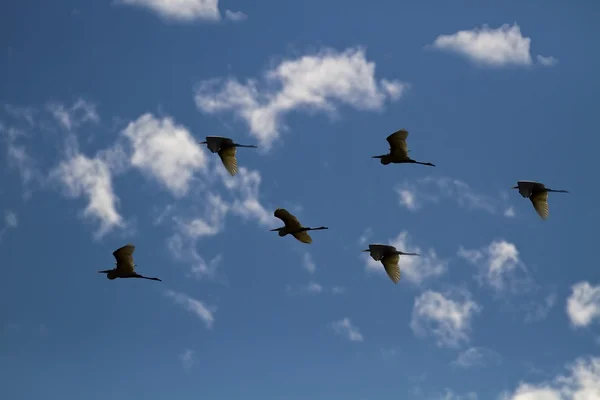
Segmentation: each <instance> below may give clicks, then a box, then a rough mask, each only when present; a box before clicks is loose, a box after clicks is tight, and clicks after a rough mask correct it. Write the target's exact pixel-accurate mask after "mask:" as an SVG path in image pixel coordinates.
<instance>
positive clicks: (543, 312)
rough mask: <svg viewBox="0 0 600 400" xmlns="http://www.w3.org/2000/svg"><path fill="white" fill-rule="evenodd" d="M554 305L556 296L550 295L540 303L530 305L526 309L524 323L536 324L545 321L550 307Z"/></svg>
mask: <svg viewBox="0 0 600 400" xmlns="http://www.w3.org/2000/svg"><path fill="white" fill-rule="evenodd" d="M555 304H556V294H555V293H551V294H549V295H548V296H546V297H545V298H544V300H543V301H542V302H540V303H536V302H534V303H530V304H528V305H527V306H526V307H525V308H526V313H525V322H536V321H542V320H544V319H546V317H547V316H548V314H549V313H550V310H552V307H554V305H555Z"/></svg>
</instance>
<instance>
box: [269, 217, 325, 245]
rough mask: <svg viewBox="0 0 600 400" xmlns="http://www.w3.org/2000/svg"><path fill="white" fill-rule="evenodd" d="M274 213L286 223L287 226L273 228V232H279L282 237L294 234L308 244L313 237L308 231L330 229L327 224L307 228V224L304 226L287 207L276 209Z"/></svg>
mask: <svg viewBox="0 0 600 400" xmlns="http://www.w3.org/2000/svg"><path fill="white" fill-rule="evenodd" d="M273 215H274V216H275V217H276V218H279V219H280V220H282V221H283V223H284V224H285V226H283V227H281V228H275V229H271V232H278V233H279V236H281V237H283V236H286V235H292V236H293V237H295V238H296V239H297V240H299V241H301V242H302V243H306V244H310V243H312V238H311V237H310V235H309V234H308V231H318V230H322V229H329V228H327V227H325V226H320V227H318V228H307V227H305V226H302V224H301V223H300V221H298V218H296V217H295V216H294V215H292V214H291V213H290V212H289V211H288V210H286V209H285V208H278V209H276V210H275V212H274V213H273Z"/></svg>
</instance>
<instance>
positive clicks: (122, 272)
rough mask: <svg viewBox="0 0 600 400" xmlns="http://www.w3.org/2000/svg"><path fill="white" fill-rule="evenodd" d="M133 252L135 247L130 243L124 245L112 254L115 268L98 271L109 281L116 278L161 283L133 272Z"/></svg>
mask: <svg viewBox="0 0 600 400" xmlns="http://www.w3.org/2000/svg"><path fill="white" fill-rule="evenodd" d="M134 251H135V246H134V245H132V244H131V243H129V244H126V245H125V246H123V247H120V248H118V249H117V250H115V251H114V252H113V256H114V257H115V260H117V261H116V263H115V264H117V266H116V267H115V268H114V269H107V270H104V271H98V272H99V273H101V274H106V277H107V278H108V279H110V280H113V279H116V278H142V279H149V280H152V281H162V280H161V279H158V278H148V277H147V276H143V275H140V274H138V273H137V272H135V267H136V266H137V265H135V264H134V263H133V252H134Z"/></svg>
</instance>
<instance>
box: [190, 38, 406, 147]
mask: <svg viewBox="0 0 600 400" xmlns="http://www.w3.org/2000/svg"><path fill="white" fill-rule="evenodd" d="M406 87H407V85H406V84H405V83H402V82H400V81H397V80H388V79H380V80H377V79H376V78H375V63H374V62H372V61H367V59H366V55H365V50H364V49H362V48H349V49H346V50H344V51H342V52H339V51H337V50H334V49H329V48H325V49H322V50H321V51H320V52H318V53H315V54H311V55H305V56H302V57H299V58H296V59H289V60H284V61H282V62H281V63H280V64H279V65H277V66H276V67H274V68H273V69H269V70H267V71H266V72H265V73H264V83H263V84H262V85H261V84H260V83H259V81H258V80H257V79H249V80H247V81H246V82H245V83H241V82H239V81H238V80H237V79H236V78H227V79H223V78H217V79H210V80H205V81H202V82H200V83H199V84H198V85H197V87H196V95H195V100H196V105H197V107H198V109H200V110H201V111H202V112H205V113H208V114H216V113H220V112H232V113H233V114H234V115H236V116H237V117H239V118H241V119H242V120H243V121H245V122H246V123H247V124H248V126H249V128H250V133H251V134H252V135H253V136H254V137H256V138H257V139H258V140H259V141H260V143H261V146H263V147H265V148H266V149H268V148H269V147H270V146H271V144H272V142H273V141H274V140H275V139H277V138H278V137H279V135H280V133H281V131H282V130H284V129H286V126H285V124H284V122H283V120H284V116H285V115H286V114H287V113H289V112H290V111H292V110H294V109H304V110H311V111H322V112H328V113H335V112H336V109H337V106H338V105H341V104H345V105H349V106H352V107H353V108H356V109H358V110H370V111H376V110H381V109H382V108H383V107H384V104H385V102H386V101H388V100H389V101H393V100H397V99H398V98H400V96H401V95H402V93H403V92H404V91H405V89H406Z"/></svg>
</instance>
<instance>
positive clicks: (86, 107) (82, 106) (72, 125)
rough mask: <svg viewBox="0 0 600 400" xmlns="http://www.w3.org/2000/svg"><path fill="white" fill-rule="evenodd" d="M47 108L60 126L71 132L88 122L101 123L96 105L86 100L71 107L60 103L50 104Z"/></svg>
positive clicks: (76, 102)
mask: <svg viewBox="0 0 600 400" xmlns="http://www.w3.org/2000/svg"><path fill="white" fill-rule="evenodd" d="M47 108H48V110H49V111H50V113H51V114H52V116H53V117H54V118H55V119H56V121H57V122H58V123H59V125H61V126H62V127H63V128H64V129H66V130H67V131H69V132H71V131H73V130H74V129H76V128H78V127H79V126H81V125H82V124H84V123H86V122H93V123H98V122H100V116H99V115H98V112H97V111H96V105H95V104H93V103H90V102H89V101H87V100H84V99H78V100H77V101H75V103H73V105H72V106H70V107H66V106H65V105H64V104H60V103H49V104H48V106H47Z"/></svg>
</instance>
